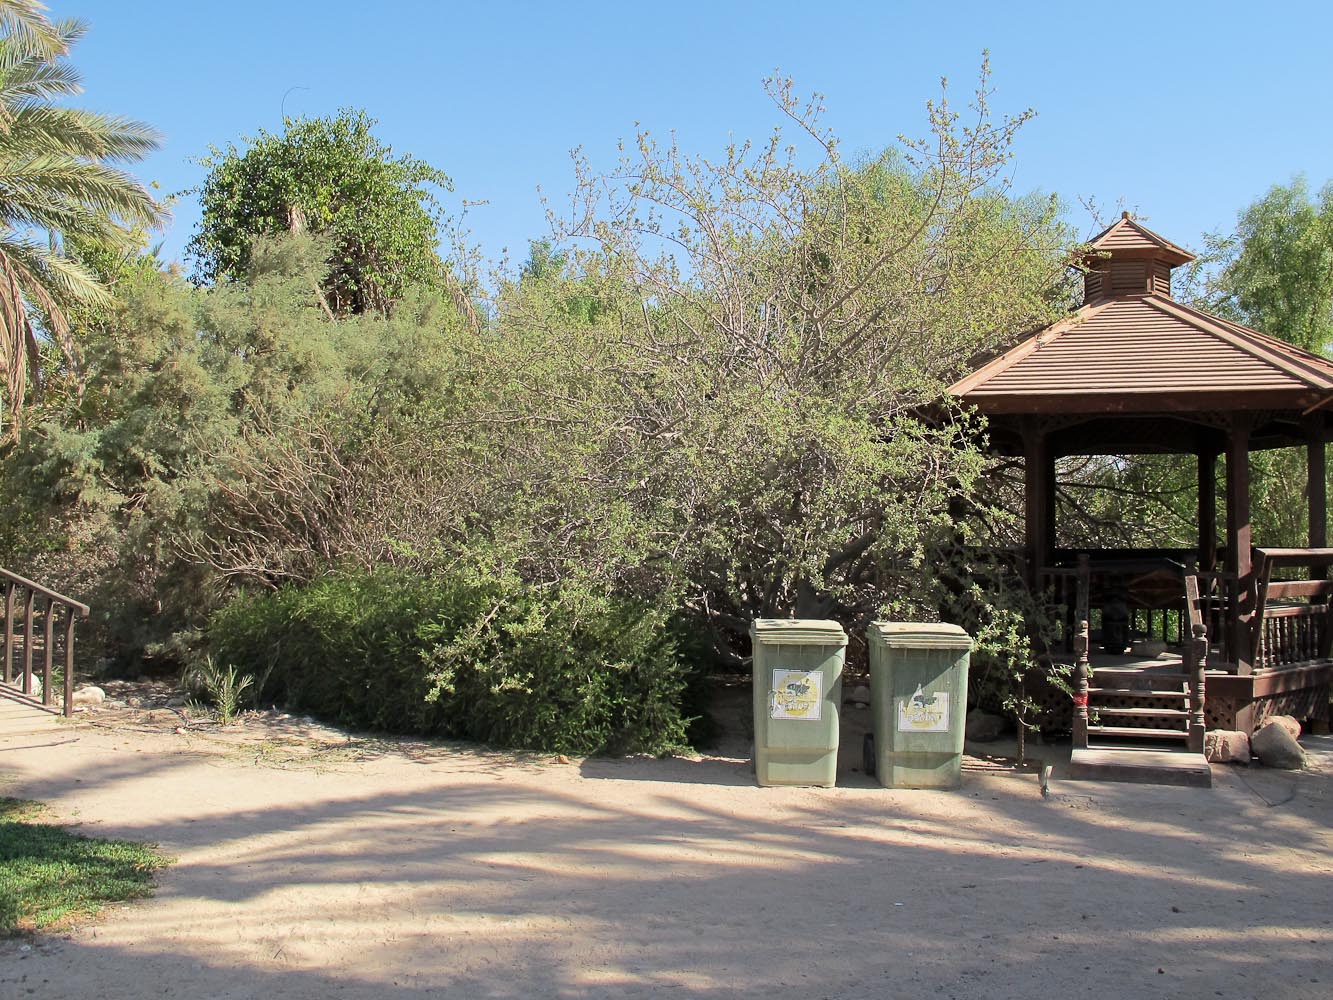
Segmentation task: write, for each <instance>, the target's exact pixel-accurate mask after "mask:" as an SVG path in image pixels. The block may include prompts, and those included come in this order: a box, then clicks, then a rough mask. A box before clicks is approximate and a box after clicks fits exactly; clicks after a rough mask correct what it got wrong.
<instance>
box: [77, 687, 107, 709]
mask: <svg viewBox="0 0 1333 1000" xmlns="http://www.w3.org/2000/svg"><path fill="white" fill-rule="evenodd" d="M104 701H106V692H105V691H103V690H102V689H101V688H100V687H98V686H97V685H95V684H89V685H88V686H87V687H81V688H79V689H78V690H77V691H75V692H74V704H76V705H84V706H87V705H100V704H102V702H104Z"/></svg>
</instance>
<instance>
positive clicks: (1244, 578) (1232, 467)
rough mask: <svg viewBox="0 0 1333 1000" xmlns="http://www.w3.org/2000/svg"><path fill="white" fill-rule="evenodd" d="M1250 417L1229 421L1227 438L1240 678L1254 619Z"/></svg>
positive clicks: (1230, 555)
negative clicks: (1251, 545) (1229, 427)
mask: <svg viewBox="0 0 1333 1000" xmlns="http://www.w3.org/2000/svg"><path fill="white" fill-rule="evenodd" d="M1250 530H1251V529H1250V416H1249V414H1246V413H1237V414H1235V415H1234V416H1233V417H1232V421H1231V431H1230V433H1229V434H1228V435H1227V570H1228V571H1229V572H1231V573H1235V574H1236V582H1235V583H1233V584H1232V587H1231V600H1232V607H1233V608H1234V609H1235V613H1234V615H1233V616H1232V625H1233V628H1234V629H1235V631H1234V632H1233V633H1232V636H1231V642H1232V649H1233V650H1234V655H1235V658H1236V662H1237V665H1238V669H1239V672H1240V673H1241V674H1249V673H1250V669H1251V663H1250V622H1251V619H1252V618H1253V617H1254V609H1253V607H1252V606H1251V605H1252V603H1253V598H1252V596H1251V591H1252V590H1253V586H1252V585H1253V581H1252V579H1251V574H1252V570H1253V565H1252V562H1251V559H1252V554H1251V552H1250V542H1251V538H1250Z"/></svg>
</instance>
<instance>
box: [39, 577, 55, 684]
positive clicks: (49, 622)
mask: <svg viewBox="0 0 1333 1000" xmlns="http://www.w3.org/2000/svg"><path fill="white" fill-rule="evenodd" d="M55 608H56V603H55V601H53V600H51V598H49V597H48V598H47V599H46V611H45V612H44V613H43V614H42V704H43V705H49V704H51V654H52V653H53V652H54V650H53V649H52V648H51V646H52V641H53V629H54V627H55V619H54V618H52V617H51V616H52V614H53V613H54V612H55Z"/></svg>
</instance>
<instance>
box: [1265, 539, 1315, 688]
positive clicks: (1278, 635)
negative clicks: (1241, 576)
mask: <svg viewBox="0 0 1333 1000" xmlns="http://www.w3.org/2000/svg"><path fill="white" fill-rule="evenodd" d="M1330 564H1333V550H1330V549H1255V567H1254V569H1255V573H1254V576H1255V601H1254V606H1255V617H1254V626H1253V632H1252V637H1251V648H1250V651H1249V652H1250V654H1251V662H1252V663H1253V665H1254V669H1256V670H1271V669H1276V668H1280V667H1289V666H1294V665H1297V664H1302V663H1310V662H1312V661H1316V660H1326V659H1328V658H1329V644H1330V639H1333V622H1331V621H1330V616H1331V615H1333V611H1331V610H1330V609H1331V608H1333V581H1330V580H1326V579H1318V578H1316V579H1300V580H1275V579H1273V575H1274V573H1277V572H1281V571H1283V570H1292V569H1296V570H1305V571H1307V572H1308V573H1310V574H1313V573H1316V572H1319V573H1322V572H1325V571H1326V568H1327V567H1328V566H1329V565H1330Z"/></svg>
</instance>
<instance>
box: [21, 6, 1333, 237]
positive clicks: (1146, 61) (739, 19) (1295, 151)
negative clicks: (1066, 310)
mask: <svg viewBox="0 0 1333 1000" xmlns="http://www.w3.org/2000/svg"><path fill="white" fill-rule="evenodd" d="M47 3H48V4H49V5H50V6H51V8H52V13H53V14H54V15H56V16H75V17H81V18H83V19H84V20H86V21H88V22H89V23H90V31H89V34H88V36H87V38H86V39H85V40H84V41H83V42H81V43H80V44H79V46H78V48H76V49H75V51H74V62H75V64H76V65H77V66H78V67H79V68H80V69H81V70H82V72H83V74H84V82H85V87H86V94H85V95H84V97H83V99H82V102H81V103H82V104H83V105H84V106H87V107H91V108H94V109H97V110H100V111H107V112H115V113H120V114H126V115H130V116H132V117H135V118H139V119H142V120H144V121H147V122H150V123H151V124H153V125H155V126H156V127H157V128H158V129H160V130H161V131H162V132H163V134H164V136H165V141H164V143H163V146H162V149H161V150H160V151H159V152H158V153H157V154H155V155H154V156H153V157H152V158H151V159H149V160H147V161H145V162H144V163H142V164H140V165H138V166H137V167H136V168H135V172H136V173H137V174H138V175H139V176H140V177H142V178H143V179H144V180H145V181H156V182H158V183H159V184H160V185H161V186H162V188H163V189H164V190H167V191H175V190H180V189H183V188H187V187H190V186H192V185H194V184H197V183H198V182H199V181H200V179H201V178H202V174H203V170H202V168H201V167H199V166H198V165H196V164H194V163H192V162H191V160H192V158H194V157H198V156H200V155H202V154H204V153H205V152H206V150H207V147H208V146H209V144H217V145H224V144H226V143H228V142H232V141H239V140H240V139H241V138H242V137H243V136H245V135H247V134H253V133H254V132H255V131H256V130H257V129H259V128H266V129H269V130H276V129H278V128H280V126H281V121H282V112H283V110H284V104H285V110H286V113H287V114H289V115H301V114H304V115H311V116H313V115H322V114H327V113H331V112H333V111H335V110H336V109H338V108H339V107H344V106H352V107H364V108H366V109H367V110H368V111H369V112H370V113H371V114H372V115H373V116H374V117H376V118H378V119H379V120H380V126H379V128H378V130H377V133H378V135H379V136H380V138H381V140H382V141H384V142H385V143H387V144H389V145H391V146H393V148H394V150H395V152H398V153H405V152H410V153H412V154H413V155H414V156H416V157H418V158H420V159H424V160H426V161H428V162H430V163H432V164H434V165H436V166H439V167H441V168H442V169H444V170H445V171H446V172H447V173H449V174H450V175H451V176H452V177H453V179H454V182H455V187H456V193H455V196H454V199H453V201H454V205H455V206H457V205H458V204H459V203H460V202H461V200H462V199H468V200H470V201H484V202H486V204H485V205H481V206H478V207H475V208H472V209H470V210H469V212H468V215H467V224H468V226H469V228H470V229H471V230H472V232H473V234H474V239H475V240H476V241H477V242H479V243H480V244H481V246H482V249H483V251H484V252H485V253H486V254H487V255H489V256H492V257H495V256H498V255H499V254H500V253H501V250H502V248H505V247H508V248H509V250H510V253H511V255H512V256H513V257H515V258H516V259H518V260H521V259H522V258H523V256H524V255H525V252H526V247H527V241H528V240H529V239H530V238H533V237H539V236H542V235H543V234H544V233H545V231H546V222H545V215H544V210H543V207H542V205H541V203H540V200H539V197H538V194H537V188H538V185H540V186H541V187H542V189H543V190H544V191H545V192H546V193H548V194H549V195H550V196H552V199H553V200H557V201H558V199H559V197H560V196H561V195H562V194H565V193H567V192H568V191H569V190H570V188H571V187H572V181H573V172H572V169H571V166H570V161H569V150H570V149H571V148H572V147H574V146H580V145H581V146H583V147H584V149H585V151H586V152H587V153H588V154H589V156H590V157H591V158H592V159H593V161H594V163H597V164H600V165H604V166H610V165H611V164H612V163H613V161H614V156H615V147H616V142H617V140H618V139H620V138H631V137H632V136H633V134H634V124H635V122H642V123H643V124H644V125H645V126H646V127H648V128H651V129H652V130H653V131H654V132H656V133H658V134H665V133H666V132H668V131H670V130H672V129H674V130H676V132H677V133H678V135H679V137H680V140H681V143H682V145H683V146H684V147H685V148H687V149H689V150H692V151H695V152H699V153H713V152H716V151H718V150H719V149H720V148H721V147H722V146H723V145H724V144H725V143H726V142H727V141H728V139H729V138H730V137H736V138H744V137H747V136H749V137H756V138H759V137H762V136H765V135H766V134H767V133H768V131H769V130H770V129H771V127H772V126H773V125H774V124H777V123H778V120H779V115H778V112H777V110H776V109H775V108H774V107H773V105H772V104H771V102H770V101H769V100H768V98H767V97H766V96H765V94H764V93H763V89H762V86H761V81H762V80H763V78H764V77H765V76H767V75H769V74H771V73H772V72H773V71H774V70H775V69H780V70H781V71H782V72H783V73H784V74H786V75H789V76H791V77H793V78H794V79H795V82H796V86H797V88H798V89H799V90H801V91H811V90H818V91H820V92H822V93H823V94H824V95H825V96H826V101H827V105H828V108H829V113H828V117H827V122H828V123H829V124H830V125H832V126H833V127H834V129H835V130H836V131H837V132H838V134H839V135H840V136H841V138H842V140H843V143H844V148H845V149H846V150H853V151H855V150H866V151H872V150H878V149H880V148H882V147H884V146H886V145H890V144H893V143H894V141H895V139H896V137H897V136H898V135H899V134H900V133H906V134H910V135H917V134H921V133H923V132H924V131H925V114H924V110H923V105H924V102H925V101H926V99H927V98H930V97H933V96H937V95H938V93H939V78H940V77H941V76H947V77H948V78H949V79H950V84H951V92H952V93H953V94H954V96H955V98H957V99H959V100H961V99H962V98H963V97H964V96H966V95H967V94H969V93H970V92H971V89H972V84H973V82H974V80H975V78H976V73H977V69H978V67H979V65H980V60H981V53H982V50H983V49H989V51H990V54H991V66H992V70H993V81H992V82H993V85H994V86H995V88H996V91H997V92H996V94H995V96H994V97H993V99H992V104H993V107H994V108H995V110H997V111H999V112H1008V113H1015V112H1019V111H1022V110H1024V109H1026V108H1028V107H1031V108H1034V109H1035V110H1036V111H1037V112H1038V117H1037V118H1036V119H1035V120H1034V121H1033V122H1032V123H1031V124H1029V125H1028V126H1027V127H1026V128H1025V129H1024V131H1023V132H1022V133H1021V135H1020V137H1019V140H1018V144H1017V158H1016V161H1015V167H1014V182H1015V186H1016V188H1017V189H1018V190H1019V191H1030V190H1040V191H1045V192H1055V193H1057V194H1059V195H1060V196H1061V197H1062V198H1064V199H1065V201H1066V202H1067V203H1068V205H1069V206H1070V211H1069V219H1070V221H1071V222H1073V223H1074V224H1075V225H1076V226H1077V227H1078V228H1079V230H1080V231H1081V232H1083V233H1084V234H1085V235H1091V231H1092V223H1091V220H1090V218H1089V217H1088V215H1087V213H1086V212H1084V211H1083V209H1082V208H1080V207H1079V199H1080V198H1089V197H1091V198H1094V199H1096V200H1097V201H1098V202H1099V203H1101V204H1103V205H1104V206H1105V207H1106V209H1107V210H1108V212H1110V211H1111V210H1113V209H1115V208H1116V207H1117V205H1116V203H1117V202H1118V201H1119V200H1120V199H1123V200H1124V202H1125V205H1126V207H1129V208H1131V209H1133V210H1135V211H1137V212H1139V213H1141V214H1142V216H1143V217H1144V218H1145V220H1146V221H1147V224H1148V225H1150V226H1152V227H1153V228H1154V229H1156V230H1158V231H1159V232H1161V233H1162V234H1163V235H1165V236H1167V237H1169V238H1170V239H1173V240H1175V241H1176V242H1178V243H1183V244H1185V245H1186V246H1191V247H1196V248H1197V246H1198V245H1199V243H1200V239H1201V236H1202V234H1203V233H1205V232H1207V231H1210V230H1217V229H1228V228H1230V227H1231V226H1233V224H1234V222H1235V217H1236V213H1237V212H1238V211H1239V210H1240V209H1241V208H1243V207H1244V206H1245V205H1247V204H1248V203H1250V202H1251V201H1253V200H1254V199H1255V198H1257V197H1259V196H1260V195H1262V194H1263V192H1264V191H1265V190H1267V189H1268V188H1269V187H1270V186H1271V185H1272V184H1274V183H1278V182H1285V181H1287V180H1289V179H1290V178H1291V177H1292V176H1293V175H1295V174H1297V173H1305V174H1306V175H1307V176H1308V177H1309V179H1310V181H1311V183H1312V184H1313V185H1314V186H1318V185H1321V184H1323V183H1324V182H1325V181H1327V180H1329V179H1330V178H1333V127H1330V126H1333V115H1331V114H1330V106H1329V102H1330V100H1331V99H1333V69H1330V66H1333V61H1330V58H1329V52H1328V41H1329V38H1330V37H1333V31H1331V30H1330V29H1333V5H1330V4H1321V3H1268V4H1254V3H1231V2H1219V3H1208V4H1202V3H1201V4H1190V3H1180V2H1177V3H1174V4H1160V3H1137V2H1134V0H1121V2H1120V3H1117V4H1115V5H1111V6H1110V7H1108V6H1107V5H1105V4H1096V3H1094V4H1088V5H1086V6H1083V5H1079V4H1066V3H1060V4H1054V3H1049V4H1039V3H1021V2H1013V3H1008V2H1005V3H1001V2H991V3H947V2H938V0H937V2H934V3H868V2H867V3H860V4H843V3H819V4H816V3H786V2H782V0H768V2H764V3H751V2H737V3H726V2H723V0H714V2H712V3H693V2H685V0H679V2H676V3H672V4H663V5H657V4H651V5H650V4H642V5H639V4H613V3H587V4H582V3H576V2H572V0H571V2H566V3H545V4H529V3H507V2H498V0H497V2H489V3H476V4H452V3H444V2H440V3H427V2H420V0H399V2H393V0H389V2H385V3H382V4H379V5H371V4H367V3H365V2H364V0H362V2H359V3H351V2H344V0H318V2H316V0H268V2H254V0H228V2H226V3H202V2H199V3H187V2H182V0H132V2H131V0H68V2H66V0H47ZM197 217H198V210H197V207H196V206H195V205H194V203H193V201H192V199H190V198H188V197H187V198H184V199H182V200H181V201H180V203H179V204H178V205H177V208H176V211H175V218H174V221H173V223H172V225H171V227H170V229H169V230H168V232H167V233H166V234H165V237H164V239H165V247H166V251H167V254H168V255H169V256H179V255H180V253H181V251H182V249H183V247H184V245H185V243H186V242H187V241H188V239H189V236H190V231H191V229H192V227H193V225H194V224H195V222H196V220H197Z"/></svg>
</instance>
